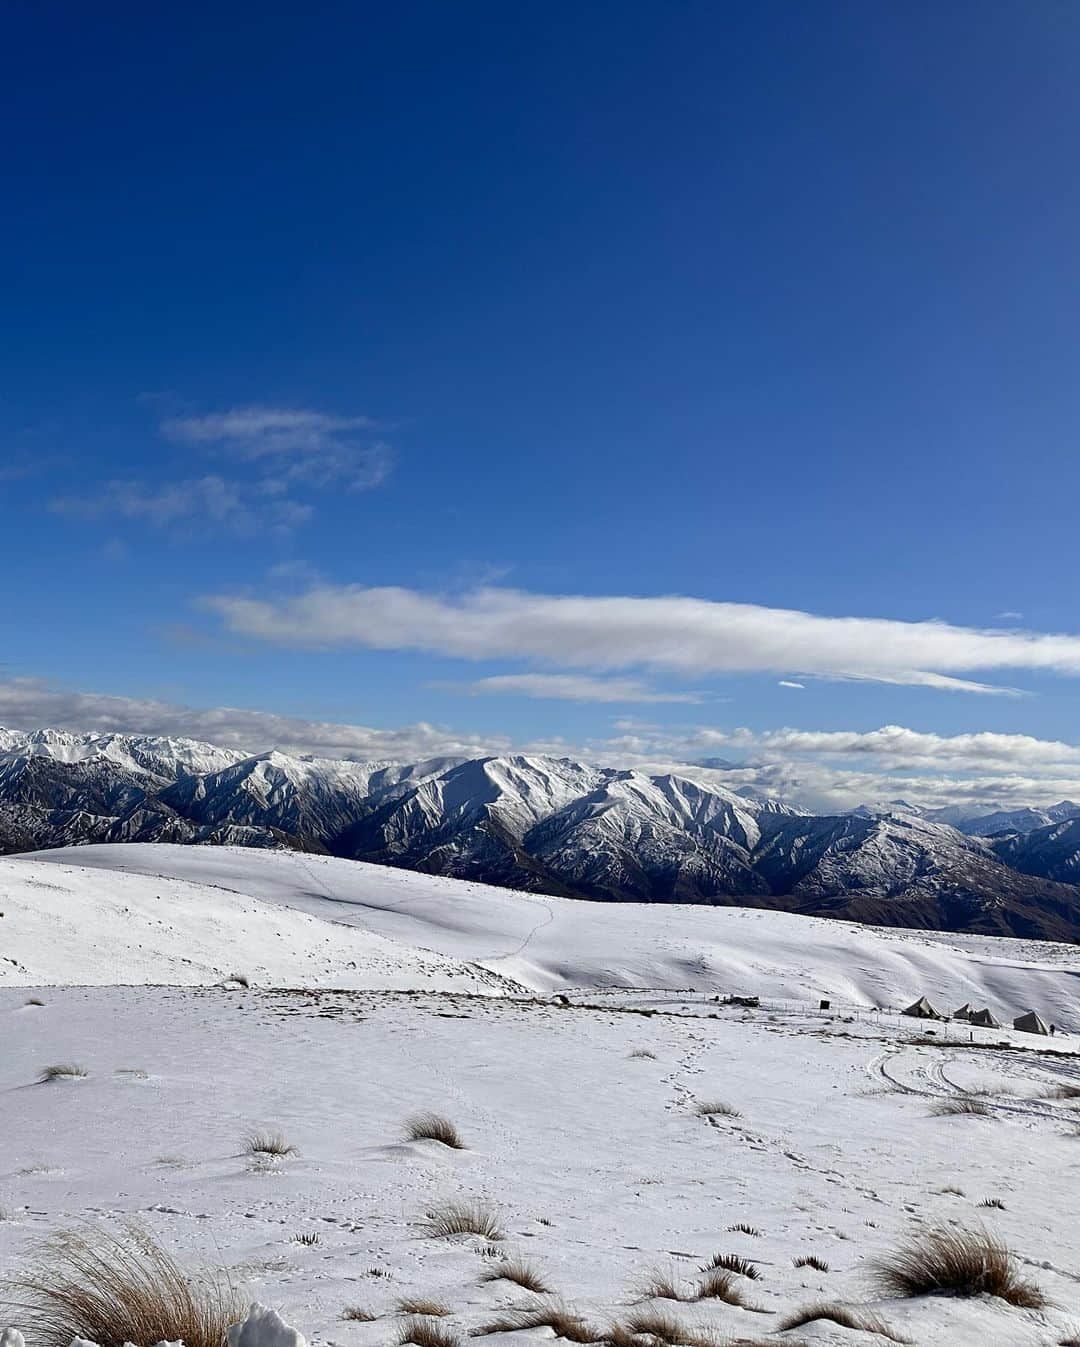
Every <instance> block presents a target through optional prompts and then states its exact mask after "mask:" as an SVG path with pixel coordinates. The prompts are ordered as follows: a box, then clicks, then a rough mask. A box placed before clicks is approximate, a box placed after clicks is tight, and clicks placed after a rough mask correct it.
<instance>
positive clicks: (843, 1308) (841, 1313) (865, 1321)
mask: <svg viewBox="0 0 1080 1347" xmlns="http://www.w3.org/2000/svg"><path fill="white" fill-rule="evenodd" d="M820 1319H826V1320H828V1321H829V1322H830V1323H833V1324H839V1325H840V1327H841V1328H854V1329H858V1330H859V1331H860V1332H863V1333H877V1334H879V1335H880V1336H881V1337H883V1338H889V1339H890V1340H891V1341H893V1342H907V1341H908V1339H907V1338H902V1337H900V1335H899V1334H898V1333H894V1332H893V1331H892V1329H891V1328H890V1327H889V1325H888V1324H887V1323H886V1322H885V1320H884V1319H882V1318H881V1316H880V1315H877V1314H875V1313H874V1312H873V1311H872V1310H864V1309H861V1308H860V1307H859V1306H858V1305H841V1304H840V1303H839V1302H837V1301H828V1302H826V1301H819V1302H818V1303H817V1304H816V1305H807V1306H805V1307H804V1308H803V1309H801V1310H796V1311H795V1313H794V1314H789V1315H788V1316H787V1318H785V1319H782V1320H781V1321H780V1323H779V1325H778V1328H779V1330H780V1332H781V1333H786V1332H787V1331H788V1329H791V1328H805V1326H806V1325H807V1324H813V1323H816V1322H817V1321H818V1320H820Z"/></svg>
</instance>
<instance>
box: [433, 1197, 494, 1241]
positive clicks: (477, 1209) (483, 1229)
mask: <svg viewBox="0 0 1080 1347" xmlns="http://www.w3.org/2000/svg"><path fill="white" fill-rule="evenodd" d="M427 1229H428V1233H429V1234H431V1235H436V1236H438V1237H439V1238H440V1239H450V1238H452V1237H453V1236H454V1235H477V1236H478V1237H479V1238H480V1239H486V1240H495V1241H497V1240H501V1239H505V1238H506V1236H505V1234H504V1232H503V1229H502V1227H501V1226H500V1224H499V1213H498V1211H497V1210H496V1208H495V1207H493V1206H492V1205H491V1204H490V1203H489V1202H447V1203H446V1204H445V1205H444V1206H441V1207H434V1208H433V1209H432V1210H431V1211H429V1212H428V1214H427Z"/></svg>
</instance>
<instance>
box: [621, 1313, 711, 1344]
mask: <svg viewBox="0 0 1080 1347" xmlns="http://www.w3.org/2000/svg"><path fill="white" fill-rule="evenodd" d="M603 1340H604V1342H605V1343H607V1344H608V1347H720V1344H719V1343H718V1342H717V1340H716V1339H715V1338H714V1337H713V1336H712V1335H711V1334H709V1333H702V1332H700V1331H698V1330H697V1329H692V1328H687V1327H686V1325H685V1324H682V1323H680V1322H679V1320H678V1319H676V1318H675V1316H674V1315H673V1314H668V1313H666V1312H665V1311H664V1310H638V1311H637V1312H636V1313H634V1314H631V1315H629V1316H628V1317H627V1319H626V1320H625V1321H624V1322H623V1323H618V1324H613V1325H612V1327H611V1329H610V1330H609V1331H608V1333H606V1334H605V1335H604V1339H603Z"/></svg>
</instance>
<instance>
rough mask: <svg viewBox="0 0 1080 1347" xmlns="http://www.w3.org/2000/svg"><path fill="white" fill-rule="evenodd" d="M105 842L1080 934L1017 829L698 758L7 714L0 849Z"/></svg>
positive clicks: (900, 921) (1073, 896) (1047, 869)
mask: <svg viewBox="0 0 1080 1347" xmlns="http://www.w3.org/2000/svg"><path fill="white" fill-rule="evenodd" d="M1070 810H1073V811H1074V810H1075V806H1072V805H1069V804H1068V803H1067V802H1063V803H1062V804H1061V805H1059V806H1055V807H1054V809H1053V810H1050V811H1048V813H1047V814H1046V816H1045V817H1047V818H1049V817H1051V816H1052V815H1054V814H1055V813H1061V816H1062V818H1064V817H1065V816H1066V815H1065V813H1063V812H1061V811H1070ZM1010 817H1014V818H1015V819H1016V820H1022V818H1023V817H1024V816H1023V814H1022V813H1017V814H1015V815H1013V816H1010ZM1030 817H1031V818H1034V817H1036V816H1035V815H1031V816H1030ZM1038 817H1039V818H1042V817H1043V816H1042V815H1039V816H1038ZM1005 818H1006V816H1005V815H1002V816H999V817H998V818H996V819H990V820H986V819H984V820H982V821H981V822H980V821H978V820H976V821H974V822H973V823H972V824H971V826H970V831H972V832H979V831H983V830H985V828H986V827H989V826H990V825H991V824H993V825H994V826H996V825H997V824H998V823H1000V822H1001V821H1002V820H1003V819H1005ZM112 842H137V843H159V842H160V843H176V842H184V843H195V844H203V845H206V844H209V845H243V846H253V847H264V848H265V847H289V848H293V849H297V850H303V851H312V852H317V853H324V852H325V853H329V854H332V855H336V856H343V857H347V858H349V859H354V860H362V861H373V862H376V863H378V864H391V865H397V866H401V867H404V868H406V869H412V870H421V871H425V872H429V873H433V874H442V875H447V876H450V877H454V878H461V879H470V880H482V881H484V882H486V883H489V884H496V885H500V886H502V887H506V888H514V889H521V890H525V891H529V892H543V893H549V894H555V895H561V896H565V897H586V898H592V899H597V900H600V901H620V902H625V901H635V902H662V903H699V902H700V903H713V902H721V903H722V902H729V901H734V902H735V903H736V904H739V903H744V902H748V901H749V902H753V903H754V904H755V905H756V906H767V907H778V908H782V909H785V910H791V911H799V912H805V913H809V914H814V915H820V914H823V913H826V914H830V915H836V916H842V917H846V918H848V919H853V920H861V921H866V922H869V923H871V924H882V925H897V926H907V927H914V928H918V927H933V928H940V929H947V930H970V931H978V932H981V933H983V934H1000V935H1023V936H1029V935H1031V936H1041V937H1043V938H1045V939H1050V940H1070V939H1077V938H1080V883H1077V882H1074V881H1077V880H1080V873H1078V872H1076V871H1074V870H1073V869H1071V868H1069V866H1068V865H1065V866H1061V865H1059V864H1056V863H1055V862H1054V858H1053V857H1048V858H1047V860H1046V862H1045V863H1044V862H1043V857H1042V854H1041V853H1036V852H1035V851H1032V852H1031V853H1030V856H1029V857H1028V859H1027V860H1025V862H1024V863H1020V861H1019V858H1020V857H1021V856H1022V855H1024V856H1027V853H1024V852H1023V849H1022V848H1018V849H1016V850H1015V852H1014V850H1012V849H1009V848H1004V847H1000V846H998V847H995V846H991V845H990V844H989V843H988V842H985V841H984V840H983V839H982V838H981V837H969V836H967V835H965V833H964V832H962V831H959V830H958V829H957V828H954V827H951V826H948V823H947V822H946V821H944V819H943V817H937V818H928V817H925V816H922V817H920V816H917V814H916V813H912V812H904V809H903V808H902V807H901V806H900V805H899V804H898V805H896V806H895V807H891V808H890V809H888V810H885V811H881V810H873V809H869V808H866V809H860V810H856V811H853V812H852V813H850V814H844V815H841V816H835V817H825V816H814V815H808V814H804V813H802V812H800V811H798V810H793V809H791V808H789V807H787V806H785V805H783V804H780V803H778V802H776V801H772V800H765V799H760V798H752V797H751V796H750V795H748V794H745V793H737V792H736V791H733V790H730V789H728V788H727V787H726V786H725V785H724V784H723V783H722V773H721V772H719V771H709V770H706V769H704V768H701V767H696V768H692V767H687V768H686V769H685V772H683V773H678V774H673V773H664V774H657V775H650V774H648V773H645V772H638V771H632V772H625V771H616V770H614V769H612V768H599V767H595V766H591V765H589V764H587V763H582V762H576V761H574V760H573V759H569V758H555V757H547V756H539V755H537V756H526V755H507V756H502V757H484V758H472V759H459V758H449V759H445V758H444V759H435V760H431V761H428V762H419V763H413V764H402V763H378V762H368V763H354V762H345V761H334V760H327V759H306V758H297V757H293V756H290V755H289V754H285V753H280V752H277V751H272V752H268V753H261V754H257V755H254V756H248V755H244V754H240V753H238V752H237V751H235V750H228V749H216V748H214V747H213V746H212V745H208V744H200V743H195V742H192V741H189V740H179V739H168V738H153V737H147V736H131V735H127V736H125V735H115V734H112V735H72V734H68V733H65V732H62V731H57V730H42V731H39V732H36V733H34V734H22V733H18V732H15V731H7V730H0V852H8V853H16V852H21V851H32V850H40V849H42V848H44V847H62V846H70V845H79V844H85V843H112ZM1014 856H1015V858H1016V859H1015V860H1014ZM1062 881H1065V882H1062Z"/></svg>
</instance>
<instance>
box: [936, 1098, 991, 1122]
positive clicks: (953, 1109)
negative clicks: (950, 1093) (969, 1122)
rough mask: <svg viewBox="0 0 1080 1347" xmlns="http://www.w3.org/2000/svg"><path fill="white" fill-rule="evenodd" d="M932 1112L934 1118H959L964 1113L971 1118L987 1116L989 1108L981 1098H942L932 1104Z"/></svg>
mask: <svg viewBox="0 0 1080 1347" xmlns="http://www.w3.org/2000/svg"><path fill="white" fill-rule="evenodd" d="M932 1112H933V1114H934V1117H935V1118H959V1117H961V1116H963V1115H964V1114H967V1115H969V1116H971V1117H973V1118H988V1117H989V1116H990V1109H989V1108H988V1107H987V1106H986V1104H984V1103H983V1101H982V1100H981V1099H971V1098H968V1097H962V1098H959V1099H942V1100H941V1102H940V1103H937V1104H935V1105H934V1107H933V1110H932Z"/></svg>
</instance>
